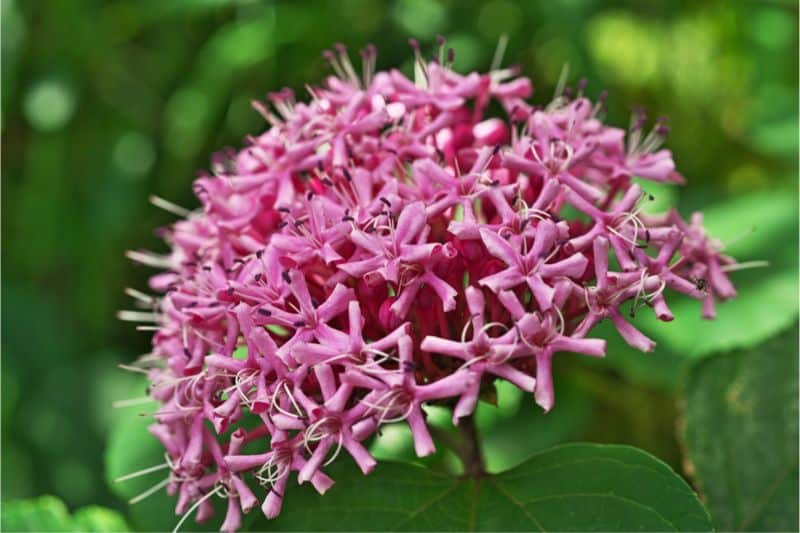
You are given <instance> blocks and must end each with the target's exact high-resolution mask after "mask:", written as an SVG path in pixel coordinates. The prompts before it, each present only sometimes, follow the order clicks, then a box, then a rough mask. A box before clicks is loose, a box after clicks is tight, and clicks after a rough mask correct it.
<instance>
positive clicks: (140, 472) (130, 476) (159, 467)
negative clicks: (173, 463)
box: [114, 463, 169, 483]
mask: <svg viewBox="0 0 800 533" xmlns="http://www.w3.org/2000/svg"><path fill="white" fill-rule="evenodd" d="M165 468H169V464H168V463H164V464H160V465H156V466H151V467H149V468H142V469H141V470H137V471H136V472H131V473H130V474H126V475H124V476H120V477H118V478H117V479H115V480H114V483H119V482H121V481H127V480H129V479H133V478H137V477H139V476H144V475H146V474H150V473H151V472H158V471H159V470H163V469H165Z"/></svg>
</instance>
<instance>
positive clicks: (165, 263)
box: [125, 250, 172, 270]
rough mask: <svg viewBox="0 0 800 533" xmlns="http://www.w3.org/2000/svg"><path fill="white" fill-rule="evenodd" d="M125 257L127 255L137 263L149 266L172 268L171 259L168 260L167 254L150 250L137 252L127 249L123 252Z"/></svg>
mask: <svg viewBox="0 0 800 533" xmlns="http://www.w3.org/2000/svg"><path fill="white" fill-rule="evenodd" d="M125 257H127V258H128V259H130V260H132V261H136V262H137V263H141V264H143V265H147V266H149V267H153V268H162V269H167V270H171V269H172V261H171V260H170V258H169V256H161V255H156V254H154V253H151V252H139V251H136V250H128V251H127V252H125Z"/></svg>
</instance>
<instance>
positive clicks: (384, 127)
mask: <svg viewBox="0 0 800 533" xmlns="http://www.w3.org/2000/svg"><path fill="white" fill-rule="evenodd" d="M414 50H415V56H416V61H415V77H414V79H413V80H412V79H409V78H407V77H406V76H405V75H403V74H402V73H401V72H399V71H397V70H391V71H389V72H376V71H375V61H376V51H375V49H374V47H368V48H367V49H365V50H364V51H363V52H362V60H363V67H362V72H361V75H359V74H358V73H357V71H356V69H355V67H354V66H353V65H352V63H351V62H350V59H349V57H348V53H347V51H346V49H345V48H344V47H343V46H341V45H337V47H336V48H335V50H334V51H329V52H326V53H325V57H326V59H327V60H328V61H329V63H330V64H331V67H332V68H333V71H334V73H335V75H334V76H331V77H329V78H328V79H327V80H326V81H325V83H324V84H323V85H322V86H320V87H313V88H309V93H310V95H311V99H310V101H309V102H307V103H304V102H298V101H296V100H295V98H294V96H293V95H292V93H291V91H288V90H284V91H281V92H278V93H273V94H271V95H269V97H268V102H265V103H261V102H256V103H254V107H255V108H256V110H257V111H258V112H260V113H261V115H262V116H264V118H265V120H266V121H267V122H268V129H267V130H266V131H265V132H263V133H261V134H260V135H257V136H254V137H249V138H248V145H247V146H246V147H245V148H243V149H241V150H239V151H235V150H226V151H223V152H221V153H219V154H217V155H216V156H215V157H214V158H213V160H212V165H211V172H210V173H204V174H202V175H201V176H200V177H199V178H198V179H197V180H196V181H195V184H194V191H195V193H196V195H197V198H198V200H199V201H200V204H201V206H200V208H198V209H197V210H195V211H191V212H189V211H187V210H184V209H182V208H179V207H177V206H174V205H172V204H169V203H168V202H166V201H164V200H161V199H154V203H156V205H159V206H161V207H165V208H166V209H168V210H169V211H171V212H173V213H175V214H177V215H179V216H182V217H183V220H180V221H178V222H177V223H175V224H174V225H173V226H172V227H170V228H169V229H168V230H167V231H166V232H165V233H164V235H165V238H166V240H167V242H168V243H169V245H170V247H171V252H170V253H169V254H168V255H166V256H158V255H155V254H151V253H148V252H143V251H136V252H129V254H128V255H129V257H130V258H131V259H133V260H135V261H138V262H140V263H143V264H145V265H148V266H151V267H155V268H159V269H162V270H165V272H162V273H160V274H157V275H156V276H154V277H153V278H152V280H151V283H150V286H151V288H152V289H153V290H154V291H155V292H157V293H159V294H158V296H148V295H144V294H142V293H140V292H138V291H130V294H132V295H133V296H135V297H136V298H137V300H138V301H139V302H140V303H141V304H142V306H143V307H145V308H146V309H144V310H140V311H124V312H121V314H120V316H121V318H123V319H128V320H135V321H143V322H150V323H151V324H150V325H146V326H144V327H143V329H146V330H148V331H154V335H153V350H152V354H149V355H148V356H146V357H144V358H143V359H141V360H140V361H139V363H138V369H139V370H141V371H143V372H145V373H146V374H147V375H148V378H149V379H150V381H151V387H150V389H149V395H150V396H152V398H154V399H156V400H157V401H158V402H159V403H160V407H159V409H158V410H157V411H156V412H155V413H154V415H153V416H154V418H155V423H154V424H153V425H152V426H151V428H150V429H151V432H152V433H153V434H154V435H155V436H156V437H157V438H158V439H159V440H160V441H161V442H162V444H163V445H164V448H165V450H166V456H167V460H166V463H165V464H164V465H162V466H159V467H158V468H162V467H163V468H168V469H169V476H168V478H167V479H166V480H165V481H163V482H162V484H160V485H158V486H157V488H160V487H161V486H165V487H167V490H168V492H170V493H171V494H177V495H178V505H177V511H178V512H179V513H181V514H184V515H185V516H184V519H185V517H186V516H188V514H189V513H190V512H192V511H194V510H197V519H198V520H204V519H207V518H209V517H210V514H211V513H212V512H213V506H211V505H210V503H209V499H210V498H211V497H212V496H222V497H224V498H227V499H228V510H227V515H226V517H225V519H224V523H223V524H222V529H223V530H226V531H232V530H235V529H237V528H238V527H239V525H240V523H241V513H247V512H249V511H251V510H252V509H253V508H255V507H256V506H258V504H259V503H260V507H261V509H262V511H263V513H264V514H265V515H266V516H267V517H268V518H273V517H275V516H277V515H278V513H279V512H280V509H281V505H282V502H283V499H284V497H291V494H290V493H291V483H290V481H291V479H293V478H294V476H295V475H296V479H297V481H298V482H300V483H304V482H307V481H308V482H310V483H311V484H312V485H313V486H314V487H315V488H316V489H317V490H318V491H319V492H321V493H323V492H325V491H326V490H328V489H329V488H330V487H331V485H332V484H333V480H332V479H330V478H329V477H328V476H327V475H326V474H325V467H326V465H328V464H329V463H330V462H331V461H333V460H335V459H336V458H337V457H338V455H340V454H341V452H343V451H344V452H345V453H346V454H349V455H350V456H352V458H353V459H354V460H355V462H356V464H357V465H358V466H359V467H360V468H361V470H362V471H363V472H364V473H365V474H367V473H369V472H371V471H372V470H373V468H375V464H376V462H375V459H374V458H373V457H372V456H371V455H370V453H369V451H368V449H367V447H366V445H365V441H366V439H368V438H369V437H370V436H371V435H373V434H374V433H375V432H376V431H378V430H379V428H380V427H381V426H382V425H383V424H387V423H405V424H408V426H409V427H410V429H411V432H412V434H413V438H414V445H415V450H416V452H417V454H418V455H420V456H424V455H428V454H430V453H432V452H433V451H434V449H435V444H434V441H433V439H432V437H431V433H430V432H429V430H428V427H427V424H426V420H425V418H426V417H425V410H424V406H425V405H426V404H437V405H442V406H447V407H451V408H452V409H453V419H454V422H456V423H457V422H458V421H459V419H462V418H463V417H467V416H470V415H471V414H472V413H473V411H474V409H475V408H476V404H477V402H478V401H479V400H480V399H481V396H482V393H483V391H485V390H486V388H487V386H489V385H491V383H492V382H493V381H494V380H498V379H500V380H507V381H509V382H511V383H513V384H515V385H516V386H517V387H519V388H520V389H522V390H524V391H526V392H527V393H530V394H532V395H534V397H535V399H536V402H537V403H538V404H539V405H540V406H541V407H542V408H543V409H545V410H550V409H551V408H553V407H554V405H555V400H556V396H555V387H554V381H553V376H552V372H551V361H552V358H553V357H554V356H555V355H556V354H558V353H563V352H572V353H580V354H585V355H589V356H594V357H602V356H604V355H605V341H604V340H602V339H595V338H591V337H590V333H591V331H592V328H593V327H594V326H595V325H596V324H598V323H599V322H601V321H603V320H609V321H611V322H612V323H613V324H614V326H615V327H616V329H617V331H618V332H619V334H620V335H621V336H622V338H623V339H624V340H625V341H626V342H627V343H628V344H630V345H631V346H633V347H635V348H637V349H640V350H642V351H650V350H652V349H653V348H654V346H655V343H654V342H653V341H652V340H651V339H649V338H648V337H647V336H645V335H644V334H643V333H642V332H640V331H639V330H638V329H637V328H636V327H635V326H634V325H633V323H632V322H631V316H626V314H627V315H633V314H634V313H635V311H636V310H637V309H638V308H639V307H641V306H644V305H647V306H650V307H652V308H653V310H654V312H655V314H656V317H657V318H658V319H660V320H663V321H667V320H671V319H672V318H673V316H672V312H671V311H670V308H669V307H668V305H667V297H668V296H669V294H668V291H672V290H674V291H678V292H681V293H684V294H686V295H688V296H691V297H694V298H697V299H699V300H702V302H703V314H704V316H706V317H711V316H713V315H714V312H715V310H714V302H715V301H716V300H718V299H726V298H730V297H732V296H734V295H735V290H734V288H733V286H732V285H731V283H730V281H729V279H728V277H727V274H726V272H728V271H730V270H733V269H734V268H735V266H736V265H735V262H734V261H733V259H731V258H729V257H727V256H725V255H722V254H721V249H722V247H721V245H720V244H719V243H718V242H717V241H715V240H714V239H712V238H710V237H709V236H707V234H706V232H705V230H704V229H703V227H702V217H701V215H699V214H696V215H694V216H693V217H692V218H691V220H690V221H688V222H687V221H684V220H683V219H682V218H681V217H680V216H679V215H678V213H677V212H676V211H670V212H668V213H666V214H663V215H652V214H647V213H646V210H645V206H646V204H647V202H648V201H649V195H648V194H647V193H646V189H647V185H646V182H647V180H651V181H657V182H667V183H680V182H682V178H681V177H680V176H679V175H678V174H677V173H676V172H675V164H674V162H673V160H672V155H671V153H670V152H669V151H667V150H665V149H663V148H661V145H662V143H663V141H664V138H665V136H666V133H667V129H666V126H665V123H664V121H663V120H659V121H658V122H657V124H656V126H655V127H654V128H653V130H652V131H651V132H650V133H648V134H644V133H643V132H644V122H645V119H644V117H643V115H641V114H637V115H636V116H635V117H634V122H633V124H632V126H631V128H630V131H629V133H628V134H627V140H626V134H625V132H624V131H623V130H621V129H618V128H614V127H611V126H607V125H605V124H604V123H603V122H602V120H601V119H600V116H601V113H600V111H601V110H602V107H603V102H602V100H603V99H604V97H601V98H600V99H599V101H598V102H596V103H592V102H591V101H590V100H589V99H588V98H587V97H586V96H585V95H584V94H583V93H584V88H585V84H581V86H579V88H578V91H577V96H575V97H572V96H570V94H571V93H567V92H565V93H563V94H560V95H558V96H557V97H556V98H555V100H554V101H553V102H551V103H550V104H549V105H547V106H545V107H544V108H536V107H533V106H532V105H530V104H529V103H527V102H526V99H527V98H529V97H530V95H531V92H532V84H531V82H530V80H529V79H527V78H525V77H520V76H518V72H517V71H516V69H496V70H494V71H492V72H489V73H485V74H481V73H470V74H467V75H462V74H459V73H456V72H455V71H453V70H452V68H451V64H452V60H451V58H450V59H448V58H446V57H445V54H444V52H443V51H442V53H441V54H440V57H439V58H437V59H435V60H433V61H426V60H425V59H424V58H423V57H422V54H421V52H420V50H419V46H418V45H417V44H416V43H414ZM492 100H495V101H497V102H498V103H499V104H500V106H499V108H501V109H504V110H505V116H500V117H496V116H486V112H487V110H488V109H490V106H489V103H490V102H491V101H492ZM634 177H637V178H642V179H643V180H637V181H634V179H633V178H634ZM641 183H644V184H641ZM575 213H579V215H576V214H575ZM701 280H703V281H702V283H701ZM623 305H625V306H627V305H630V311H629V312H627V313H626V312H625V311H623ZM245 427H247V428H254V429H249V430H246V429H245ZM245 445H247V446H245ZM143 472H144V471H143ZM147 472H150V470H147ZM147 472H145V473H147ZM249 478H253V479H255V480H256V481H258V482H259V483H260V484H261V485H262V487H263V488H262V489H257V490H252V489H251V488H250V486H249V485H248V483H247V482H246V480H247V479H249Z"/></svg>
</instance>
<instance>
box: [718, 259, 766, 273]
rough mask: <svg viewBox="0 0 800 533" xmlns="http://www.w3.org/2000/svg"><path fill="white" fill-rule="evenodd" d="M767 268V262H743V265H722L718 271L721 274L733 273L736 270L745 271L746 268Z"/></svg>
mask: <svg viewBox="0 0 800 533" xmlns="http://www.w3.org/2000/svg"><path fill="white" fill-rule="evenodd" d="M768 266H769V261H745V262H743V263H733V264H731V265H722V266H721V267H720V270H722V271H723V272H735V271H737V270H745V269H748V268H764V267H768Z"/></svg>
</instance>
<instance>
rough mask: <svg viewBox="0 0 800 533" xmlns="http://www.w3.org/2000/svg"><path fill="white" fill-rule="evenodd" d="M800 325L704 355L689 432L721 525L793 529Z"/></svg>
mask: <svg viewBox="0 0 800 533" xmlns="http://www.w3.org/2000/svg"><path fill="white" fill-rule="evenodd" d="M797 335H798V330H797V327H794V328H792V329H790V330H789V331H787V332H785V333H784V334H783V335H781V336H779V337H777V338H775V339H773V340H771V341H770V342H768V343H766V344H764V345H762V346H761V347H759V348H756V349H753V350H750V351H740V352H736V353H731V354H720V355H717V356H716V357H713V358H711V359H708V360H706V361H703V362H702V363H699V364H698V365H697V366H696V367H695V368H693V370H692V372H691V373H690V375H689V379H688V380H687V384H686V396H685V397H686V419H685V426H684V439H685V441H686V445H687V446H688V450H689V459H690V460H691V465H692V470H694V475H695V476H696V477H697V479H698V482H699V485H700V487H701V489H702V492H704V493H705V495H706V498H707V501H708V506H709V508H710V510H711V512H712V514H713V516H714V520H715V522H716V526H717V528H718V529H720V530H722V531H734V530H736V531H765V530H766V531H796V530H797V524H798V509H797V500H798V466H797V465H798V457H797V443H798V418H797V417H798V408H797V398H798V384H797V372H798V366H797V348H798V346H797Z"/></svg>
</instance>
